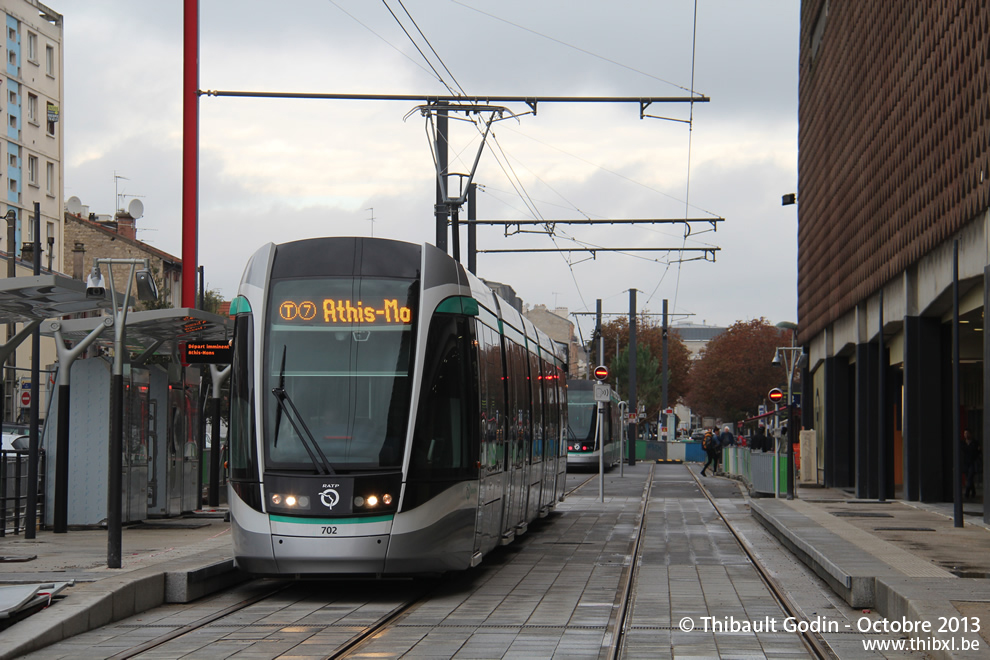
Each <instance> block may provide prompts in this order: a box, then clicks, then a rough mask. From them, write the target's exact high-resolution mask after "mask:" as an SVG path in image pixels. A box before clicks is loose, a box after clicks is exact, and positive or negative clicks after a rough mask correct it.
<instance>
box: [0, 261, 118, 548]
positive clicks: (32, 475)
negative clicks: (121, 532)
mask: <svg viewBox="0 0 990 660" xmlns="http://www.w3.org/2000/svg"><path fill="white" fill-rule="evenodd" d="M111 295H112V292H107V291H104V292H103V294H102V295H100V296H92V295H87V293H86V284H85V283H84V282H82V281H80V280H76V279H72V278H69V277H65V276H63V275H57V274H54V273H48V274H37V275H33V276H24V277H8V278H4V279H0V323H5V324H22V327H21V329H20V330H19V331H17V332H16V333H14V334H13V336H9V337H7V339H6V341H5V342H3V343H2V344H0V365H4V364H6V363H7V360H8V358H9V357H10V356H11V355H12V354H13V353H14V352H15V351H16V350H17V348H18V347H19V346H20V345H21V344H22V343H23V342H24V341H25V340H26V339H27V338H28V337H31V336H32V335H33V334H34V332H35V330H36V329H37V328H38V327H39V326H40V325H41V324H42V322H43V321H44V320H45V319H49V318H53V317H61V316H66V315H69V314H78V313H83V312H91V311H96V310H101V309H102V310H107V309H112V307H113V303H112V297H111ZM38 359H40V357H39V356H36V357H32V363H33V364H34V367H32V383H31V385H32V388H33V390H32V391H33V392H34V396H32V397H31V403H30V408H31V419H32V420H33V422H32V425H31V430H30V434H31V443H30V445H29V451H28V455H27V456H23V455H21V456H15V457H9V456H8V457H5V458H4V461H5V465H4V467H5V468H8V472H10V471H11V470H10V469H9V468H11V467H12V466H11V465H10V462H11V461H14V462H17V463H21V462H23V461H24V460H27V470H26V472H27V479H26V480H25V482H24V490H25V491H26V492H24V493H22V495H26V499H27V503H28V506H27V509H26V510H25V511H24V513H25V522H26V529H28V530H29V531H28V534H29V536H28V538H33V537H34V536H33V529H34V522H35V520H36V516H35V498H34V494H35V493H37V491H38V488H37V482H38V472H39V469H38V449H39V446H38V445H39V443H38V429H37V425H36V424H35V423H34V422H36V421H37V420H38V419H39V417H40V415H39V412H38V411H39V407H40V406H41V400H40V399H41V397H40V394H41V388H40V387H38V385H39V383H38V382H35V381H37V380H38V372H37V367H38V366H39V365H38ZM5 398H6V397H5V396H3V393H2V392H0V406H2V405H3V401H4V399H5ZM2 418H3V410H2V408H0V419H2ZM2 487H3V488H7V484H4V485H3V486H2ZM8 490H9V489H8Z"/></svg>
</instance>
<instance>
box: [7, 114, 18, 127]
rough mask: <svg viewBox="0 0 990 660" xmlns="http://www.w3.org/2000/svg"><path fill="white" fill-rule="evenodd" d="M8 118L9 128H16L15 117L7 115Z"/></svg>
mask: <svg viewBox="0 0 990 660" xmlns="http://www.w3.org/2000/svg"><path fill="white" fill-rule="evenodd" d="M8 117H9V120H10V127H11V128H17V117H15V116H14V115H8Z"/></svg>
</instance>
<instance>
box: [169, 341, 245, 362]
mask: <svg viewBox="0 0 990 660" xmlns="http://www.w3.org/2000/svg"><path fill="white" fill-rule="evenodd" d="M179 350H180V351H181V355H182V361H183V362H185V363H186V364H230V361H231V358H232V357H233V353H234V350H233V348H231V346H230V343H229V342H226V341H202V342H194V341H188V342H185V343H184V344H180V345H179Z"/></svg>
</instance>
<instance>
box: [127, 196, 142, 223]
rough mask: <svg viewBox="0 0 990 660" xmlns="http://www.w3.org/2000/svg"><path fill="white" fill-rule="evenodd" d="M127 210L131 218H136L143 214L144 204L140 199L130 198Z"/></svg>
mask: <svg viewBox="0 0 990 660" xmlns="http://www.w3.org/2000/svg"><path fill="white" fill-rule="evenodd" d="M127 212H128V213H129V214H130V215H131V217H132V218H134V219H135V220H137V219H138V218H140V217H141V216H142V215H144V204H143V203H142V202H141V200H140V199H132V200H131V202H130V204H128V205H127Z"/></svg>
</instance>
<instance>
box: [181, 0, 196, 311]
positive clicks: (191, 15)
mask: <svg viewBox="0 0 990 660" xmlns="http://www.w3.org/2000/svg"><path fill="white" fill-rule="evenodd" d="M182 7H183V10H182V11H183V13H182V25H183V63H182V306H183V307H195V306H196V267H197V266H198V265H199V264H198V261H197V260H198V258H199V255H198V254H197V246H198V242H199V0H183V5H182Z"/></svg>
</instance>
